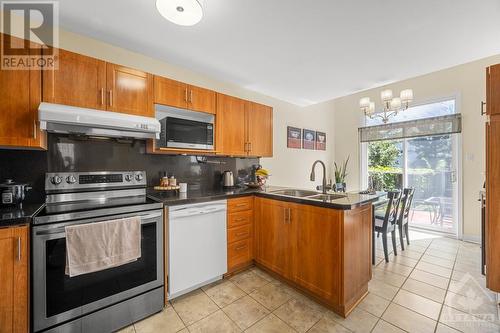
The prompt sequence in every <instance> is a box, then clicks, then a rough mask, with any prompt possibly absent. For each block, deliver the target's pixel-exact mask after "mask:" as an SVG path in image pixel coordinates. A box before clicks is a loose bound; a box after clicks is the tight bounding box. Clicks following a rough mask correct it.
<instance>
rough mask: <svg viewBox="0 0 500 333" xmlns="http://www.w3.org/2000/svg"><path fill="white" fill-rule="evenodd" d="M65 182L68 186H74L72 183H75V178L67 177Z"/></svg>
mask: <svg viewBox="0 0 500 333" xmlns="http://www.w3.org/2000/svg"><path fill="white" fill-rule="evenodd" d="M66 182H67V183H68V184H74V183H76V178H75V176H68V177H67V178H66Z"/></svg>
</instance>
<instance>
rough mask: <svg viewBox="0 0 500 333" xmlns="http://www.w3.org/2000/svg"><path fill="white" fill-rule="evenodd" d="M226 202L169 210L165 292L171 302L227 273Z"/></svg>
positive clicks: (171, 208)
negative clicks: (167, 293)
mask: <svg viewBox="0 0 500 333" xmlns="http://www.w3.org/2000/svg"><path fill="white" fill-rule="evenodd" d="M226 212H227V202H226V200H221V201H212V202H206V203H198V204H189V205H182V206H173V207H170V208H169V226H168V258H169V259H168V291H169V298H170V299H173V298H176V297H178V296H180V295H183V294H185V293H188V292H190V291H192V290H194V289H197V288H199V287H201V286H203V285H206V284H209V283H211V282H213V281H216V280H219V279H221V278H222V275H223V274H225V273H226V272H227V228H226Z"/></svg>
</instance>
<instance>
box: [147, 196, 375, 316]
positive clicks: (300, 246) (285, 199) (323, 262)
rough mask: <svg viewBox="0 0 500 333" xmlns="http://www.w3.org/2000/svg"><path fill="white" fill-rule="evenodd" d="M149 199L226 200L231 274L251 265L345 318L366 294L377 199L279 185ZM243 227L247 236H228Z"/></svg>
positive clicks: (171, 201) (177, 202) (167, 202)
mask: <svg viewBox="0 0 500 333" xmlns="http://www.w3.org/2000/svg"><path fill="white" fill-rule="evenodd" d="M149 195H150V196H151V197H152V198H153V199H156V200H158V201H162V202H164V203H165V205H166V206H167V207H169V206H175V205H180V204H188V203H199V202H204V201H205V202H206V201H213V200H222V199H227V200H228V212H227V215H228V272H229V274H232V273H236V272H238V271H241V270H242V269H245V268H247V267H248V266H250V265H252V264H256V265H257V266H258V267H260V268H262V269H264V270H265V271H267V272H268V273H270V274H271V275H273V276H275V277H277V278H279V279H281V280H282V281H284V282H286V283H288V284H290V285H292V286H293V287H295V288H296V289H299V290H300V291H302V292H303V293H305V294H307V295H309V296H310V297H312V298H314V299H316V300H317V301H319V302H321V303H323V304H325V305H327V306H328V307H329V308H331V309H332V310H333V311H334V312H336V313H338V314H339V315H341V316H344V317H346V316H347V315H348V314H349V313H350V312H351V311H352V310H353V309H354V307H355V306H356V305H357V304H358V303H359V302H360V301H361V300H362V299H363V297H364V296H365V295H366V294H367V292H368V282H369V281H370V279H371V269H372V268H371V255H370V253H371V252H370V249H371V242H372V237H371V232H372V229H371V225H372V222H371V218H372V205H371V203H372V202H373V201H376V200H377V198H378V196H377V195H363V194H358V193H346V194H321V193H317V192H314V191H304V190H297V189H286V188H277V187H271V188H268V189H266V190H251V189H236V190H224V189H221V190H219V191H210V192H200V191H193V192H188V193H185V194H180V195H167V194H164V193H161V192H150V193H149ZM249 211H251V215H250V217H249V213H248V212H249ZM237 221H246V222H242V223H239V222H237ZM245 223H246V224H245ZM246 226H247V227H248V228H250V229H249V230H253V232H250V233H249V237H248V238H247V239H232V237H236V236H235V235H238V234H239V233H238V232H236V233H234V232H231V230H232V229H234V228H245V227H246ZM232 244H238V246H236V247H234V246H233V247H234V248H233V247H232V246H231V245H232Z"/></svg>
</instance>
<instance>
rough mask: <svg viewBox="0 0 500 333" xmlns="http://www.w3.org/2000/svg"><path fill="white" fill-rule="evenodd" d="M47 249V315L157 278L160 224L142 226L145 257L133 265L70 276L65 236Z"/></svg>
mask: <svg viewBox="0 0 500 333" xmlns="http://www.w3.org/2000/svg"><path fill="white" fill-rule="evenodd" d="M45 250H46V263H45V267H46V274H47V276H46V297H47V304H46V305H47V317H51V316H54V315H57V314H59V313H62V312H65V311H68V310H71V309H74V308H78V307H80V306H82V305H85V304H89V303H92V302H95V301H98V300H100V299H103V298H105V297H108V296H112V295H115V294H118V293H120V292H122V291H126V290H128V289H132V288H134V287H138V286H140V285H143V284H145V283H148V282H151V281H155V280H156V276H157V266H156V263H157V261H156V259H157V258H156V224H155V223H150V224H143V225H142V239H141V257H140V258H139V259H138V260H136V261H134V262H131V263H129V264H125V265H122V266H119V267H114V268H109V269H106V270H103V271H99V272H94V273H89V274H83V275H79V276H75V277H72V278H70V277H69V276H68V275H66V274H65V272H64V270H65V265H66V240H65V238H59V239H52V240H48V241H47V242H46V243H45Z"/></svg>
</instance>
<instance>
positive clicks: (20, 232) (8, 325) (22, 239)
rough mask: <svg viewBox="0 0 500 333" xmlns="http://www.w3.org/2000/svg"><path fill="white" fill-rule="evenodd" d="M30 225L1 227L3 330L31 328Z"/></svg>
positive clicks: (13, 332)
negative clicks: (29, 310)
mask: <svg viewBox="0 0 500 333" xmlns="http://www.w3.org/2000/svg"><path fill="white" fill-rule="evenodd" d="M28 244H29V238H28V227H26V226H22V227H11V228H1V229H0V267H1V269H0V281H2V288H0V332H2V333H4V332H5V333H23V332H28V331H29V320H28V318H29V317H28V315H29V312H28V309H29V303H28V302H29V296H28V295H29V274H28V262H29V258H28V253H29V248H28Z"/></svg>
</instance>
